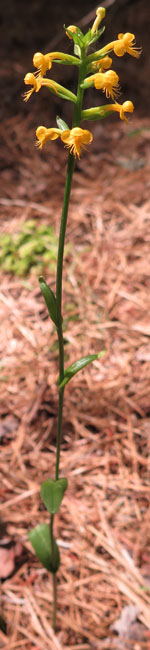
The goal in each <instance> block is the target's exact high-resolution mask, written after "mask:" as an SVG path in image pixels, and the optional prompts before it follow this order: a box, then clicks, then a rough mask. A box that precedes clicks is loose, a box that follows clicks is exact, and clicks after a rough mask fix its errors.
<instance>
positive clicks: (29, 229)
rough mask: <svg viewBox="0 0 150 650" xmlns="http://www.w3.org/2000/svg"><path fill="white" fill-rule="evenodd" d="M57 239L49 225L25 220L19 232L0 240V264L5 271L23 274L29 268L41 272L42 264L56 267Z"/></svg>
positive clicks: (6, 235) (4, 236)
mask: <svg viewBox="0 0 150 650" xmlns="http://www.w3.org/2000/svg"><path fill="white" fill-rule="evenodd" d="M57 250H58V240H57V237H56V235H55V233H54V229H53V228H52V227H51V226H46V225H41V226H38V227H37V225H36V223H35V221H34V220H28V221H25V222H24V223H23V225H22V228H21V230H19V232H16V233H13V235H9V234H4V235H2V236H1V240H0V265H1V267H2V269H3V270H4V271H5V272H11V273H14V274H15V275H20V276H21V275H25V274H27V273H28V272H29V271H30V269H31V268H32V269H34V270H35V272H36V273H41V272H42V271H43V268H44V266H47V267H48V268H51V269H52V268H56V262H57Z"/></svg>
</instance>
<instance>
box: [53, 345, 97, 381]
mask: <svg viewBox="0 0 150 650" xmlns="http://www.w3.org/2000/svg"><path fill="white" fill-rule="evenodd" d="M104 354H105V350H102V351H101V352H99V354H88V355H87V357H82V358H81V359H79V360H78V361H75V363H72V365H71V366H68V368H66V370H65V372H64V379H63V381H62V382H61V383H60V384H59V380H58V384H59V388H63V387H64V386H66V384H67V383H68V381H69V380H70V379H71V378H72V377H74V375H76V373H77V372H79V370H83V368H85V367H86V366H88V364H89V363H91V362H92V361H95V360H96V359H99V358H100V357H102V356H104Z"/></svg>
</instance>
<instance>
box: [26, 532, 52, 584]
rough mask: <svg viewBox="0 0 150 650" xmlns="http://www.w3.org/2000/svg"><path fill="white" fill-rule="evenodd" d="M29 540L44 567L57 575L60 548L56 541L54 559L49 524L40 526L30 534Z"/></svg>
mask: <svg viewBox="0 0 150 650" xmlns="http://www.w3.org/2000/svg"><path fill="white" fill-rule="evenodd" d="M28 537H29V540H30V542H31V544H32V546H33V548H34V550H35V553H36V555H37V557H38V559H39V560H40V562H41V563H42V564H43V566H44V567H45V568H46V569H47V570H48V571H50V572H51V573H56V571H58V568H59V565H60V555H59V548H58V546H57V543H56V540H55V539H54V558H52V548H51V540H50V529H49V526H48V524H39V525H38V526H36V528H32V530H30V531H29V533H28Z"/></svg>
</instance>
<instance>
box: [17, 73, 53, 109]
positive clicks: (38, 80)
mask: <svg viewBox="0 0 150 650" xmlns="http://www.w3.org/2000/svg"><path fill="white" fill-rule="evenodd" d="M24 83H25V84H26V85H27V86H28V84H29V86H33V88H31V90H27V92H26V93H24V101H25V102H27V101H28V99H29V98H30V97H31V95H32V93H33V92H34V90H35V92H36V93H38V92H39V90H40V88H41V86H49V87H50V88H52V90H54V92H55V93H56V94H57V89H56V83H55V81H52V79H43V78H42V77H41V76H39V77H36V76H35V75H34V74H33V73H32V72H27V74H26V75H25V77H24Z"/></svg>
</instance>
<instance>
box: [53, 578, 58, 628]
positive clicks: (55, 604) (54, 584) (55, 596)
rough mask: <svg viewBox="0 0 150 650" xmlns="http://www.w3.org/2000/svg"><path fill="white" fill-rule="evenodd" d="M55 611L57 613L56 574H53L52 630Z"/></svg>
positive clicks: (54, 621) (54, 624)
mask: <svg viewBox="0 0 150 650" xmlns="http://www.w3.org/2000/svg"><path fill="white" fill-rule="evenodd" d="M56 611H57V583H56V573H53V619H52V625H53V630H54V632H55V630H56Z"/></svg>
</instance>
